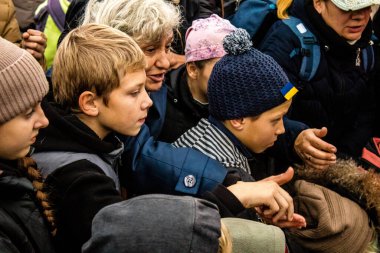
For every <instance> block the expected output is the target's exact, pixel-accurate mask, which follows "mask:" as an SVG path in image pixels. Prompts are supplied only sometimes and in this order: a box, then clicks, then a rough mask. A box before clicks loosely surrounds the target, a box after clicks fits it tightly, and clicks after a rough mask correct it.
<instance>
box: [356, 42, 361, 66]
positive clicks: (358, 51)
mask: <svg viewBox="0 0 380 253" xmlns="http://www.w3.org/2000/svg"><path fill="white" fill-rule="evenodd" d="M360 63H361V61H360V47H359V48H358V49H356V60H355V66H356V67H360Z"/></svg>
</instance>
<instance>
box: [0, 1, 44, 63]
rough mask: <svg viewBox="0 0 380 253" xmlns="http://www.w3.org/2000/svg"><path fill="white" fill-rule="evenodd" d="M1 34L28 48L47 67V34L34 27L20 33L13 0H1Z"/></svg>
mask: <svg viewBox="0 0 380 253" xmlns="http://www.w3.org/2000/svg"><path fill="white" fill-rule="evenodd" d="M0 36H1V37H3V38H4V39H6V40H9V41H10V42H12V43H15V44H16V45H18V46H21V47H22V48H24V49H26V50H27V51H28V52H29V53H30V54H32V55H33V57H34V58H35V59H36V60H37V61H38V62H39V63H40V65H41V66H42V67H43V68H44V69H45V67H46V66H45V58H44V52H45V48H46V41H47V39H46V36H45V34H43V33H42V32H40V31H37V30H34V29H28V30H27V31H26V32H24V33H23V34H21V33H20V28H19V25H18V23H17V19H16V16H15V8H14V5H13V2H12V0H0Z"/></svg>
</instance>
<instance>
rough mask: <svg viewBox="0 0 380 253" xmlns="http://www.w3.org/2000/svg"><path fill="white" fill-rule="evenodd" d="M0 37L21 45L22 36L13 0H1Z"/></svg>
mask: <svg viewBox="0 0 380 253" xmlns="http://www.w3.org/2000/svg"><path fill="white" fill-rule="evenodd" d="M0 36H1V37H3V38H4V39H6V40H9V41H10V42H12V43H15V44H17V45H18V44H20V42H21V34H20V28H19V26H18V23H17V19H16V14H15V7H14V5H13V2H12V0H0Z"/></svg>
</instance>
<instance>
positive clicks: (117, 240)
mask: <svg viewBox="0 0 380 253" xmlns="http://www.w3.org/2000/svg"><path fill="white" fill-rule="evenodd" d="M220 227H221V225H220V215H219V211H218V209H217V207H216V206H215V205H214V204H212V203H210V202H208V201H206V200H202V199H197V198H193V197H189V196H170V195H162V194H152V195H144V196H139V197H135V198H132V199H130V200H127V201H123V202H120V203H117V204H113V205H110V206H107V207H105V208H103V209H102V210H100V211H99V212H98V213H97V214H96V216H95V218H94V219H93V222H92V236H91V238H90V240H89V241H87V242H86V244H84V246H83V247H82V252H84V253H86V252H91V253H100V252H102V253H105V252H119V253H123V252H128V253H140V252H152V253H156V252H197V253H210V252H217V251H218V247H219V240H218V239H219V237H220V235H221V232H220Z"/></svg>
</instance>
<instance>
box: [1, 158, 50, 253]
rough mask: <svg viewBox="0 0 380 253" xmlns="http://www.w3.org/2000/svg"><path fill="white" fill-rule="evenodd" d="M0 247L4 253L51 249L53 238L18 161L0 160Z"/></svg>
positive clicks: (48, 250) (45, 252)
mask: <svg viewBox="0 0 380 253" xmlns="http://www.w3.org/2000/svg"><path fill="white" fill-rule="evenodd" d="M0 170H1V172H2V173H1V175H0V249H1V252H4V253H14V252H19V253H30V252H36V253H52V252H54V248H53V244H52V238H51V236H50V232H49V229H48V226H47V224H46V223H45V220H44V219H43V217H42V214H41V209H40V207H39V205H38V202H37V199H36V197H35V191H34V189H33V186H32V183H31V182H30V181H29V179H28V178H27V175H26V170H25V171H23V170H21V168H19V167H18V161H9V160H0Z"/></svg>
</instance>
